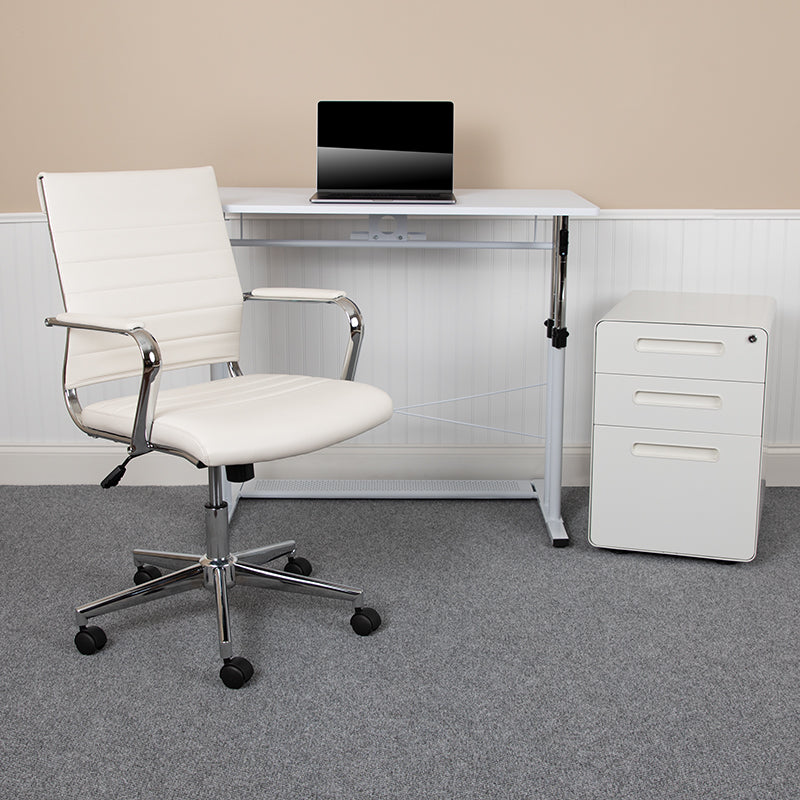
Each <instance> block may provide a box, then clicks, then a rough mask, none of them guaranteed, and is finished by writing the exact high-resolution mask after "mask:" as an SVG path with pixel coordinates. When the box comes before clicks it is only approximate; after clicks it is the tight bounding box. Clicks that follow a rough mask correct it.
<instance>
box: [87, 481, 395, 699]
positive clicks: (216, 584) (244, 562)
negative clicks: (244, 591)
mask: <svg viewBox="0 0 800 800" xmlns="http://www.w3.org/2000/svg"><path fill="white" fill-rule="evenodd" d="M294 553H295V542H294V541H286V542H279V543H277V544H271V545H266V546H265V547H257V548H254V549H252V550H245V551H243V552H240V553H231V552H230V546H229V536H228V504H227V503H226V502H225V501H224V500H223V499H222V467H211V468H209V502H208V503H207V504H206V552H205V553H204V554H202V555H191V554H188V553H166V552H159V551H151V550H134V551H133V561H134V564H135V565H136V566H137V567H138V569H137V571H136V575H135V576H134V582H135V584H136V585H134V586H133V587H132V588H130V589H125V590H124V591H121V592H117V593H116V594H112V595H109V596H108V597H104V598H102V599H100V600H96V601H94V602H92V603H86V604H85V605H82V606H78V608H76V609H75V614H76V619H77V623H78V626H79V627H80V630H79V631H78V633H77V635H76V636H75V645H76V647H77V648H78V650H80V651H81V653H84V654H86V655H91V654H92V653H94V652H95V651H97V650H99V649H100V648H102V647H103V645H104V644H105V643H106V635H105V633H104V632H103V630H102V629H101V628H99V627H97V626H96V625H89V624H88V621H89V620H90V619H91V618H93V617H97V616H100V615H101V614H107V613H109V612H110V611H117V610H119V609H122V608H129V607H131V606H136V605H140V604H142V603H146V602H149V601H150V600H156V599H158V598H160V597H167V596H169V595H173V594H177V593H179V592H184V591H187V590H189V589H208V590H209V591H211V592H213V594H214V598H215V600H216V611H217V631H218V634H219V652H220V657H221V658H222V659H223V662H224V663H223V665H222V668H221V669H220V673H219V674H220V678H222V681H223V682H224V683H225V685H226V686H228V687H230V688H232V689H238V688H240V687H242V686H243V685H244V684H245V683H247V681H248V680H249V679H250V677H251V676H252V675H253V667H252V665H251V664H250V662H249V661H248V660H247V659H246V658H243V657H242V656H234V654H233V642H232V639H231V626H230V615H229V612H228V590H229V589H231V588H232V587H233V586H235V585H236V584H241V585H242V586H259V587H261V588H263V589H277V590H279V591H284V592H302V593H304V594H311V595H316V596H318V597H330V598H334V599H339V600H349V601H351V602H352V603H353V606H354V611H353V615H352V617H351V619H350V624H351V626H352V628H353V630H354V631H355V632H356V633H357V634H359V635H360V636H367V635H369V634H370V633H372V631H374V630H376V629H377V628H378V626H379V625H380V623H381V619H380V616H379V615H378V612H377V611H375V610H374V609H372V608H367V607H364V606H363V605H362V603H361V600H362V597H363V594H364V593H363V591H362V590H361V589H356V588H353V587H351V586H342V585H340V584H336V583H329V582H327V581H320V580H316V579H315V578H311V577H309V576H310V574H311V564H310V563H309V562H308V561H307V560H306V559H304V558H294ZM281 557H288V559H289V560H288V563H287V564H286V566H285V567H284V569H283V570H279V569H278V570H276V569H270V568H268V567H265V566H263V565H264V564H267V563H269V562H270V561H274V560H276V559H278V558H281ZM162 569H165V570H171V571H170V572H168V573H167V574H165V575H162V574H161V570H162Z"/></svg>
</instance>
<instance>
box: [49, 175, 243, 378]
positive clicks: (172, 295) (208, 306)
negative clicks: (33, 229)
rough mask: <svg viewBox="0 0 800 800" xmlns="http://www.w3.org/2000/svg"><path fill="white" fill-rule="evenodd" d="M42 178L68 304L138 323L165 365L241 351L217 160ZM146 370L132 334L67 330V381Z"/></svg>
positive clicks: (238, 293)
mask: <svg viewBox="0 0 800 800" xmlns="http://www.w3.org/2000/svg"><path fill="white" fill-rule="evenodd" d="M39 178H40V180H39V191H40V197H41V201H42V208H43V209H44V210H45V211H46V212H47V216H48V221H49V225H50V233H51V237H52V240H53V250H54V252H55V256H56V263H57V265H58V272H59V278H60V280H61V290H62V294H63V298H64V307H65V310H66V311H69V312H73V313H82V314H97V315H101V316H103V317H119V318H122V319H125V320H135V321H136V322H139V323H141V324H142V325H143V326H144V327H146V328H147V329H148V330H150V331H151V332H152V333H153V335H154V336H155V337H156V339H157V340H158V343H159V345H160V346H161V354H162V363H163V368H164V369H176V368H178V367H186V366H195V365H198V364H211V363H216V362H221V361H228V360H238V357H239V334H240V328H241V315H242V289H241V285H240V283H239V277H238V273H237V271H236V265H235V263H234V260H233V253H232V250H231V245H230V241H229V239H228V235H227V232H226V230H225V222H224V219H223V213H222V207H221V204H220V199H219V192H218V189H217V182H216V177H215V175H214V170H213V169H212V168H211V167H198V168H191V169H175V170H151V171H139V172H90V173H43V174H42V175H40V176H39ZM140 373H141V359H140V357H139V355H138V350H137V348H136V345H135V344H133V340H132V339H131V338H130V337H127V336H119V335H114V334H106V333H94V332H85V331H75V330H73V331H71V332H70V338H69V345H68V355H67V370H66V385H67V387H68V388H75V387H78V386H83V385H86V384H89V383H95V382H98V381H103V380H109V379H114V378H121V377H129V376H131V375H138V374H140Z"/></svg>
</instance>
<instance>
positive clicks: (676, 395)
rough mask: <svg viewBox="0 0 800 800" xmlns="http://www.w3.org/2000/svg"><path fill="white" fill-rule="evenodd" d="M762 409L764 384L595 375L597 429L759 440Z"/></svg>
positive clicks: (595, 419) (644, 376)
mask: <svg viewBox="0 0 800 800" xmlns="http://www.w3.org/2000/svg"><path fill="white" fill-rule="evenodd" d="M763 405H764V384H760V383H738V382H735V381H705V380H688V379H683V378H658V377H652V376H646V375H609V374H604V373H597V374H596V375H595V396H594V422H595V424H596V425H617V426H623V427H629V428H663V429H665V430H678V431H698V432H708V433H733V434H742V435H746V436H759V435H760V434H761V425H762V411H763Z"/></svg>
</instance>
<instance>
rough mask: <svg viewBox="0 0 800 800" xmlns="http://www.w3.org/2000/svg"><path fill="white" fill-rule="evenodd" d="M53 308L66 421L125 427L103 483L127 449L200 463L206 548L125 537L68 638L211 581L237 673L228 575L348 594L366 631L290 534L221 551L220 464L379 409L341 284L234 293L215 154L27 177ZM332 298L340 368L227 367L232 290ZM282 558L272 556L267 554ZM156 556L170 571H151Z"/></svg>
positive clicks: (97, 643)
mask: <svg viewBox="0 0 800 800" xmlns="http://www.w3.org/2000/svg"><path fill="white" fill-rule="evenodd" d="M39 192H40V198H41V202H42V208H43V209H44V210H45V211H46V213H47V218H48V223H49V226H50V235H51V238H52V244H53V252H54V254H55V258H56V264H57V266H58V273H59V279H60V281H61V290H62V294H63V299H64V307H65V313H63V314H59V315H57V316H55V317H50V318H48V319H47V320H46V324H47V325H48V326H60V327H65V328H67V329H68V330H67V339H66V351H65V356H64V372H63V389H64V397H65V399H66V403H67V408H68V410H69V413H70V415H71V417H72V419H73V421H74V422H75V424H76V425H77V426H78V427H79V428H80V429H81V430H83V431H84V432H86V433H87V434H89V436H94V437H99V438H103V439H111V440H113V441H117V442H124V443H125V444H126V445H127V446H128V457H127V458H126V459H125V461H124V462H123V464H121V465H120V466H119V467H117V468H116V469H115V470H114V471H113V472H112V473H111V474H110V475H109V476H108V477H107V478H106V479H105V480H104V481H103V482H102V485H103V486H104V487H106V488H108V487H110V486H113V485H115V484H116V483H118V482H119V480H120V478H121V477H122V474H123V473H124V471H125V465H126V464H127V463H128V461H130V459H132V458H137V457H139V456H143V455H145V454H147V453H151V452H153V451H159V452H163V453H170V454H173V455H177V456H181V457H182V458H185V459H187V460H188V461H190V462H192V463H193V464H195V465H196V466H198V467H206V468H208V485H209V499H208V503H207V505H206V551H205V553H203V554H202V555H189V554H185V553H167V552H153V551H147V550H134V564H135V565H136V566H137V567H138V569H137V570H136V575H135V577H134V582H135V585H134V586H133V587H132V588H130V589H126V590H125V591H122V592H118V593H117V594H112V595H110V596H108V597H104V598H102V599H101V600H97V601H95V602H92V603H87V604H85V605H82V606H79V607H78V608H77V609H76V616H77V624H78V626H79V631H78V633H77V635H76V636H75V644H76V646H77V648H78V650H79V651H80V652H81V653H84V654H87V655H88V654H92V653H94V652H96V651H97V650H99V649H101V648H102V647H103V645H104V644H105V643H106V636H105V634H104V632H103V631H102V629H100V628H99V627H97V626H95V625H89V624H88V622H89V620H90V619H91V618H93V617H96V616H99V615H100V614H105V613H108V612H109V611H116V610H117V609H121V608H127V607H129V606H133V605H138V604H140V603H144V602H147V601H149V600H153V599H156V598H159V597H164V596H167V595H171V594H174V593H177V592H181V591H184V590H187V589H195V588H206V589H209V590H211V591H212V592H213V593H214V596H215V598H216V609H217V626H218V631H219V649H220V655H221V657H222V659H223V665H222V668H221V670H220V677H221V678H222V680H223V682H224V683H225V685H226V686H229V687H231V688H237V689H238V688H239V687H241V686H242V685H244V684H245V683H246V682H247V681H248V680H249V679H250V677H251V676H252V674H253V667H252V665H251V664H250V663H249V662H248V661H247V659H245V658H243V657H241V656H234V654H233V645H232V642H231V634H230V622H229V613H228V590H229V589H231V588H232V587H233V586H234V585H236V584H246V585H252V586H260V587H264V588H268V589H280V590H285V591H299V592H307V593H310V594H314V595H319V596H324V597H332V598H340V599H347V600H350V601H352V602H353V604H354V607H355V611H354V613H353V615H352V618H351V625H352V627H353V629H354V630H355V632H356V633H358V634H360V635H367V634H369V633H370V632H372V631H373V630H374V629H376V628H377V627H378V625H379V624H380V616H379V615H378V613H377V612H376V611H375V610H374V609H370V608H367V607H364V606H363V605H362V603H361V598H362V595H363V592H362V590H361V589H356V588H352V587H349V586H341V585H338V584H334V583H328V582H325V581H321V580H316V579H314V578H311V577H309V575H310V572H311V565H310V564H309V563H308V561H307V560H306V559H303V558H299V557H298V558H295V557H294V553H295V543H294V542H293V541H286V542H280V543H278V544H273V545H269V546H266V547H261V548H256V549H252V550H248V551H246V552H241V553H235V554H232V553H231V551H230V547H229V537H228V510H227V503H226V502H225V501H224V500H223V472H222V470H223V467H225V468H226V469H227V474H228V478H229V479H230V480H233V481H244V480H247V479H249V478H251V477H253V475H254V469H253V464H254V463H256V462H260V461H270V460H273V459H279V458H285V457H287V456H295V455H299V454H301V453H308V452H311V451H314V450H319V449H321V448H323V447H326V446H328V445H331V444H334V443H336V442H340V441H343V440H345V439H348V438H350V437H352V436H355V435H357V434H359V433H362V432H364V431H367V430H369V429H370V428H373V427H375V426H376V425H379V424H381V423H382V422H385V421H386V420H387V419H389V417H390V416H391V414H392V403H391V400H390V398H389V397H388V395H386V394H385V393H384V392H383V391H381V390H380V389H377V388H375V387H372V386H367V385H365V384H360V383H355V382H354V381H353V375H354V371H355V367H356V362H357V359H358V350H359V346H360V343H361V335H362V321H361V315H360V313H359V311H358V308H357V307H356V306H355V304H354V303H352V302H351V301H350V300H349V299H348V298H347V297H346V295H345V294H344V293H343V292H338V291H328V290H307V289H277V290H270V289H256V290H253V291H251V292H248V293H247V294H246V295H243V294H242V289H241V286H240V284H239V278H238V274H237V271H236V265H235V263H234V259H233V253H232V250H231V245H230V241H229V239H228V235H227V232H226V230H225V223H224V219H223V213H222V208H221V204H220V200H219V194H218V189H217V184H216V179H215V176H214V171H213V169H212V168H211V167H201V168H196V169H176V170H157V171H142V172H107V173H71V174H67V173H45V174H42V175H40V176H39ZM250 299H256V300H288V301H308V302H323V303H335V304H337V305H338V306H340V307H341V308H342V309H344V311H345V312H346V315H347V323H348V327H349V340H348V348H347V353H346V356H345V364H344V371H343V375H342V379H341V380H336V379H328V378H316V377H308V376H302V375H244V374H243V373H242V370H241V369H240V367H239V363H238V361H239V339H240V326H241V319H242V307H243V300H250ZM211 364H225V365H226V366H227V374H228V376H229V377H224V378H221V379H219V380H210V379H209V381H207V382H205V383H201V384H197V385H193V386H188V387H184V388H173V389H165V390H164V391H162V392H159V391H158V384H159V376H160V374H161V371H162V370H171V369H178V368H183V367H193V366H197V365H211ZM131 376H138V377H139V379H140V384H139V390H138V394H137V395H136V396H129V397H119V398H116V399H111V400H107V399H106V400H99V401H96V402H91V403H89V404H87V405H85V406H84V405H82V404H81V402H80V401H79V399H78V390H79V389H82V388H83V387H86V386H88V385H90V384H97V383H101V382H106V381H113V380H117V379H121V378H127V377H131ZM284 556H285V557H288V563H287V564H286V566H285V567H284V569H270V568H268V567H266V566H264V565H265V564H267V563H268V562H271V561H274V560H275V559H278V558H281V557H284ZM161 569H166V570H169V571H168V572H167V573H166V574H164V575H162V574H161Z"/></svg>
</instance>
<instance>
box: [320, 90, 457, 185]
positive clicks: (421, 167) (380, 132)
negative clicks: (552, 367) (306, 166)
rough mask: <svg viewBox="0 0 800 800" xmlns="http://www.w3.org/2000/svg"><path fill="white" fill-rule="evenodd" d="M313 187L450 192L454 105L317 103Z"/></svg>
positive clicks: (376, 102) (377, 102) (331, 101)
mask: <svg viewBox="0 0 800 800" xmlns="http://www.w3.org/2000/svg"><path fill="white" fill-rule="evenodd" d="M317 189H318V190H325V191H334V192H339V191H345V192H346V191H355V192H358V191H397V192H404V191H407V192H425V191H431V192H451V191H452V189H453V103H452V102H449V101H448V102H439V101H340V100H321V101H320V102H319V103H318V104H317Z"/></svg>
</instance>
